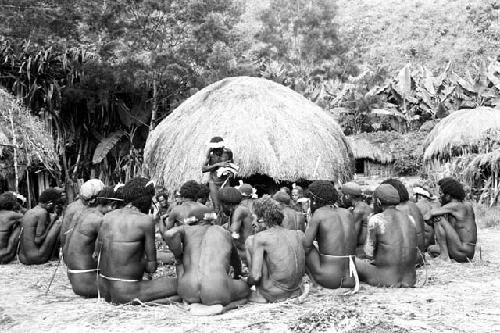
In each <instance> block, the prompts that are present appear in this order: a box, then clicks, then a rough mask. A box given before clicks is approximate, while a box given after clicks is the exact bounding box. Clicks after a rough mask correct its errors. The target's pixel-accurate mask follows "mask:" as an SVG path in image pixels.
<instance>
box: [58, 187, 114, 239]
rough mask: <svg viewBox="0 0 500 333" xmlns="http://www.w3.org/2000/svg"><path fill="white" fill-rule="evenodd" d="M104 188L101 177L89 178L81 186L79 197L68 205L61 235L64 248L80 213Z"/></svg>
mask: <svg viewBox="0 0 500 333" xmlns="http://www.w3.org/2000/svg"><path fill="white" fill-rule="evenodd" d="M103 188H104V183H103V182H102V181H100V180H99V179H90V180H87V181H86V182H85V183H83V184H82V186H81V187H80V194H79V196H78V199H77V200H76V201H74V202H72V203H70V204H69V205H68V207H66V211H65V212H64V216H63V222H62V226H61V235H60V239H61V246H62V248H64V245H65V243H66V237H67V236H68V234H69V233H71V231H73V227H74V226H75V223H76V221H77V220H78V215H80V213H81V212H82V211H83V210H84V209H85V208H87V207H88V205H89V203H90V202H91V201H92V200H94V198H95V196H96V195H97V193H98V192H99V191H101V190H102V189H103ZM75 216H76V217H75ZM73 217H75V219H73Z"/></svg>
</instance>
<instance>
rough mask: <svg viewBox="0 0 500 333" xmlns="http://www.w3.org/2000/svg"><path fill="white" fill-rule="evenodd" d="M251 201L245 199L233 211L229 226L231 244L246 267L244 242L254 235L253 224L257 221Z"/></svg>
mask: <svg viewBox="0 0 500 333" xmlns="http://www.w3.org/2000/svg"><path fill="white" fill-rule="evenodd" d="M252 207H253V199H251V198H245V199H243V201H241V203H240V205H239V206H238V207H236V209H235V210H234V213H233V216H232V217H231V225H230V227H229V230H230V231H231V233H232V234H233V242H234V244H235V246H236V248H237V249H238V253H239V255H240V258H242V260H243V262H245V264H246V265H248V263H247V262H246V252H245V242H246V240H247V239H248V237H250V236H251V235H253V233H254V224H255V223H256V221H257V216H255V214H254V213H253V210H252Z"/></svg>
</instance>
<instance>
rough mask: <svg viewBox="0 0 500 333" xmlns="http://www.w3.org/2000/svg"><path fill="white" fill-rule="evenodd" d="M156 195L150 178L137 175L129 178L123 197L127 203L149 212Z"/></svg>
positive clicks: (143, 211) (145, 212)
mask: <svg viewBox="0 0 500 333" xmlns="http://www.w3.org/2000/svg"><path fill="white" fill-rule="evenodd" d="M154 195H155V187H154V185H153V184H152V183H150V182H149V179H147V178H143V177H136V178H132V179H131V180H129V181H128V182H127V183H126V184H125V186H124V187H123V197H124V200H125V203H126V204H131V205H132V206H134V207H136V208H137V209H139V210H140V211H141V213H144V214H147V213H148V211H149V209H150V208H151V202H152V200H153V197H154Z"/></svg>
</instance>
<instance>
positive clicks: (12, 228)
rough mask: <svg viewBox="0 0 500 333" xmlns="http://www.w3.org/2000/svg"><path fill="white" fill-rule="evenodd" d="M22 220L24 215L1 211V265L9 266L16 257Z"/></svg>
mask: <svg viewBox="0 0 500 333" xmlns="http://www.w3.org/2000/svg"><path fill="white" fill-rule="evenodd" d="M22 218H23V214H20V213H16V212H14V211H10V210H0V264H7V263H9V262H11V261H12V260H14V258H15V257H16V251H17V246H18V244H19V235H20V234H21V219H22Z"/></svg>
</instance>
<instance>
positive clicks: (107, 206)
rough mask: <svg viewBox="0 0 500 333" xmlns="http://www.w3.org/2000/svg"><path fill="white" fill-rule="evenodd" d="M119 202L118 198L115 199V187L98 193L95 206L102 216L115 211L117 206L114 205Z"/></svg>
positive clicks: (106, 188)
mask: <svg viewBox="0 0 500 333" xmlns="http://www.w3.org/2000/svg"><path fill="white" fill-rule="evenodd" d="M117 200H118V198H116V197H115V190H114V189H113V187H105V188H103V189H102V190H100V191H99V193H97V197H96V200H95V205H96V206H97V209H98V210H99V211H100V212H101V213H102V214H106V213H109V212H110V211H112V210H113V209H114V207H115V206H114V205H113V204H114V203H115V202H116V201H117Z"/></svg>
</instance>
